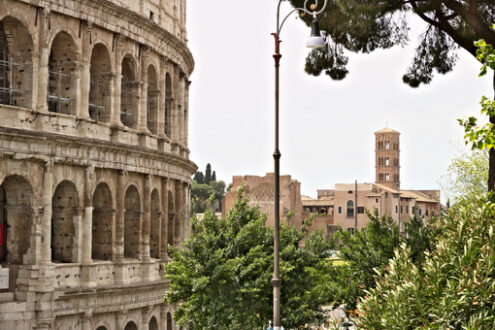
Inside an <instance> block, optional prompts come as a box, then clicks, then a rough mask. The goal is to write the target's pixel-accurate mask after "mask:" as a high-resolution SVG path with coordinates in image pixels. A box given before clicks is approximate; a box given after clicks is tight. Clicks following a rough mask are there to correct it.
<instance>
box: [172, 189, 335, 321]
mask: <svg viewBox="0 0 495 330" xmlns="http://www.w3.org/2000/svg"><path fill="white" fill-rule="evenodd" d="M240 194H242V191H241V192H240ZM265 221H266V215H262V214H261V213H260V210H259V208H258V207H252V206H249V205H248V201H247V199H245V198H242V197H241V195H240V196H239V199H238V200H237V201H236V203H235V205H234V207H233V208H232V209H231V211H230V212H229V214H228V215H227V217H226V218H222V219H218V218H217V217H216V216H215V214H214V213H213V212H211V211H207V212H206V213H205V216H204V218H203V219H202V220H197V219H196V218H193V219H192V231H191V236H190V237H189V239H188V240H187V241H186V242H185V246H184V249H182V250H176V251H174V250H172V258H173V260H172V261H171V262H170V263H169V264H167V265H166V266H165V276H166V277H167V278H168V279H169V281H170V290H169V291H168V292H167V294H166V300H167V302H169V303H178V302H180V306H179V308H178V309H177V310H176V312H175V314H174V319H175V320H177V322H178V323H179V324H180V325H183V326H186V327H188V328H189V329H220V330H222V329H260V328H262V327H265V326H267V325H268V322H269V320H271V318H272V299H273V291H272V290H273V288H272V284H271V278H272V274H273V229H272V228H271V227H267V226H265ZM280 230H281V231H280V275H281V278H282V280H283V283H282V288H283V289H282V297H281V305H282V314H281V317H282V321H283V324H284V326H285V327H286V328H299V327H303V326H305V324H307V323H314V322H315V320H317V319H318V316H319V313H320V307H321V306H322V305H323V300H322V299H324V297H323V296H322V295H320V294H319V291H318V290H317V288H318V284H319V283H322V280H321V278H322V277H323V276H329V274H331V273H332V270H333V266H332V262H331V260H329V259H328V258H327V253H328V251H329V246H328V245H327V244H328V242H327V241H326V240H325V239H324V237H323V234H322V233H321V232H315V233H314V234H313V235H311V236H310V237H309V238H308V239H307V241H306V247H301V246H300V244H299V243H300V241H301V239H302V238H303V237H304V234H303V233H302V232H301V231H298V230H297V229H295V228H293V227H290V226H287V225H282V226H281V229H280Z"/></svg>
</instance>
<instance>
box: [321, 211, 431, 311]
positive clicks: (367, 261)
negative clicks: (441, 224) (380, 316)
mask: <svg viewBox="0 0 495 330" xmlns="http://www.w3.org/2000/svg"><path fill="white" fill-rule="evenodd" d="M368 217H369V218H370V221H369V223H368V225H367V226H366V228H365V229H364V230H361V231H356V232H354V234H350V233H349V232H347V231H339V232H337V234H336V237H335V238H334V239H336V240H337V241H338V242H340V244H341V245H342V246H341V247H340V257H341V258H342V260H344V261H346V264H345V265H344V266H342V267H339V269H338V272H339V274H338V275H336V276H334V277H333V278H334V282H335V281H336V282H335V283H334V287H337V288H338V289H337V290H336V292H335V291H329V295H332V296H334V297H335V298H334V299H335V302H336V303H338V304H341V303H346V305H347V308H348V309H349V310H353V309H355V307H356V304H357V302H358V300H359V298H361V297H364V296H365V294H366V290H369V289H370V288H373V287H374V285H375V280H376V273H375V269H377V270H383V269H384V268H385V267H386V266H387V265H388V263H389V261H390V259H392V258H393V256H394V250H395V249H397V248H399V247H400V245H401V244H406V245H407V246H408V247H409V248H410V249H411V250H412V251H414V253H413V262H414V263H416V264H421V262H422V260H424V256H425V253H426V252H428V251H431V249H432V248H433V245H434V242H435V237H436V235H437V234H438V231H437V229H435V227H433V226H432V225H431V224H430V223H428V222H427V220H426V219H423V218H419V217H417V216H414V217H413V218H411V219H410V222H409V223H406V226H405V230H406V235H405V236H402V235H401V234H400V233H399V227H398V226H397V224H396V223H395V222H394V221H393V220H392V219H391V218H390V217H378V215H377V214H376V213H375V214H368Z"/></svg>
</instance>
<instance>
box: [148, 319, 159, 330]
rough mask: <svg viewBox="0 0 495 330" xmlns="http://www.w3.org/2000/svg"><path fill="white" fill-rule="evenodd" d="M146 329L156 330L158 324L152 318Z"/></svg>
mask: <svg viewBox="0 0 495 330" xmlns="http://www.w3.org/2000/svg"><path fill="white" fill-rule="evenodd" d="M148 328H149V330H158V322H157V321H156V318H155V317H154V316H153V317H152V318H151V320H150V323H149V324H148Z"/></svg>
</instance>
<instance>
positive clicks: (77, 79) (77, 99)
mask: <svg viewBox="0 0 495 330" xmlns="http://www.w3.org/2000/svg"><path fill="white" fill-rule="evenodd" d="M82 70H83V64H82V63H81V62H77V63H76V69H75V70H74V72H73V73H72V74H71V77H72V82H71V93H70V98H71V101H72V102H71V107H72V108H71V115H75V116H79V117H80V116H81V71H82Z"/></svg>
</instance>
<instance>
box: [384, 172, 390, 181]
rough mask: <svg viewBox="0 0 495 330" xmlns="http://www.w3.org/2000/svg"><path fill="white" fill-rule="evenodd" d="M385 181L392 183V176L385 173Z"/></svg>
mask: <svg viewBox="0 0 495 330" xmlns="http://www.w3.org/2000/svg"><path fill="white" fill-rule="evenodd" d="M385 181H390V174H388V173H385Z"/></svg>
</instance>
